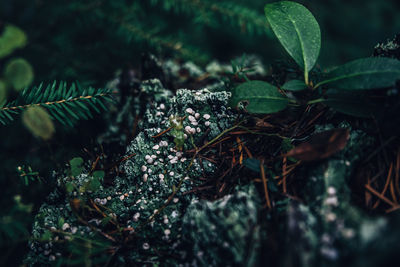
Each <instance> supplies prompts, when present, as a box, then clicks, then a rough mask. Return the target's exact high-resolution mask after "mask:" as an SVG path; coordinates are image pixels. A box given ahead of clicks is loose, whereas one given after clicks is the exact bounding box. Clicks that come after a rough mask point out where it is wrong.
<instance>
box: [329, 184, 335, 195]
mask: <svg viewBox="0 0 400 267" xmlns="http://www.w3.org/2000/svg"><path fill="white" fill-rule="evenodd" d="M328 194H329V195H335V194H336V188H334V187H333V186H330V187H328Z"/></svg>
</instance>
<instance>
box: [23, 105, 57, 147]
mask: <svg viewBox="0 0 400 267" xmlns="http://www.w3.org/2000/svg"><path fill="white" fill-rule="evenodd" d="M22 121H23V123H24V125H25V126H26V127H27V128H28V130H29V131H30V132H31V133H32V134H33V135H35V136H37V137H40V138H42V139H43V140H48V139H50V138H51V137H52V136H53V134H54V132H55V129H54V124H53V121H52V120H51V118H50V115H49V113H47V111H46V110H45V109H44V108H42V107H39V106H31V107H29V108H28V109H27V110H25V111H24V113H23V114H22Z"/></svg>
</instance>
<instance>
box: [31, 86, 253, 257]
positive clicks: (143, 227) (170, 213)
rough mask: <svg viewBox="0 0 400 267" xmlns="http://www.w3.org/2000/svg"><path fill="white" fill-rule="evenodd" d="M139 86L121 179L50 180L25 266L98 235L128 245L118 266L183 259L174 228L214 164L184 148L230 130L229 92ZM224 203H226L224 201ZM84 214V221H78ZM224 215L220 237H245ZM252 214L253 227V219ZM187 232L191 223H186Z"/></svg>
mask: <svg viewBox="0 0 400 267" xmlns="http://www.w3.org/2000/svg"><path fill="white" fill-rule="evenodd" d="M140 88H141V90H142V92H143V93H146V94H152V95H153V99H152V100H153V101H152V102H151V105H149V107H148V108H147V110H146V111H145V116H144V120H143V122H142V124H141V126H140V128H141V129H143V130H142V131H141V132H140V133H139V134H138V135H137V137H136V138H135V139H134V140H133V142H132V143H131V144H130V145H129V146H128V147H127V149H126V156H127V157H129V158H128V159H127V160H125V161H124V162H123V163H122V164H121V166H120V168H121V169H122V170H123V171H124V173H125V175H121V176H117V177H115V178H114V180H113V184H112V185H111V186H107V185H105V184H103V183H101V184H100V185H98V186H97V187H96V186H95V187H93V188H92V187H91V186H90V185H91V181H92V180H93V179H94V178H93V177H91V174H90V173H89V171H88V170H87V171H84V172H83V173H82V174H80V175H78V176H71V175H64V176H62V175H60V176H58V187H57V188H56V189H55V191H54V192H53V193H52V194H51V195H50V196H49V198H48V201H47V203H45V204H43V206H42V207H41V209H40V211H39V213H38V215H37V216H36V221H35V224H34V227H33V237H34V238H35V239H36V240H35V241H32V242H31V244H30V247H31V250H30V253H29V256H28V258H27V262H28V263H29V264H38V265H42V264H48V263H52V262H53V263H54V262H57V261H58V260H63V259H64V258H65V257H67V256H68V255H69V254H68V253H70V251H68V250H66V247H65V243H68V242H71V241H72V240H86V239H88V240H90V239H92V238H95V237H96V238H99V236H102V237H103V239H106V241H107V243H110V242H111V243H113V241H115V243H118V241H120V239H121V238H122V236H124V238H125V239H128V240H130V241H128V242H126V241H125V242H126V244H125V245H127V246H129V247H130V248H131V249H130V251H129V252H128V253H126V255H124V257H121V258H120V259H119V260H121V261H122V262H121V263H125V264H128V263H130V262H131V263H133V262H136V263H138V262H139V263H140V262H142V263H145V262H153V263H157V262H163V261H168V262H170V261H173V262H174V261H177V262H185V261H186V260H187V259H186V257H187V255H188V247H187V246H185V247H182V248H180V246H181V244H182V242H184V241H183V239H182V231H185V229H184V228H185V225H183V224H182V219H183V217H184V215H185V213H186V210H191V212H195V210H196V208H195V207H196V205H198V204H195V203H196V202H198V201H199V200H198V199H197V198H196V197H195V196H194V195H193V194H187V193H188V192H189V191H190V190H192V189H193V186H194V185H198V183H199V178H200V177H202V176H204V175H209V174H212V172H213V171H214V170H215V166H214V164H213V163H212V162H210V161H207V160H204V159H203V160H198V159H196V158H194V157H193V155H194V154H193V153H192V154H188V153H185V151H187V150H190V149H195V148H196V147H200V146H202V145H204V141H205V140H212V139H213V138H215V137H217V136H218V135H219V134H220V133H221V132H222V131H223V130H225V129H227V128H228V127H231V126H232V125H233V123H234V121H235V117H236V116H235V115H234V113H233V112H232V111H231V110H230V109H229V108H227V101H228V99H229V93H227V92H225V91H220V92H211V91H209V90H208V89H206V88H205V89H202V90H199V91H190V90H186V89H181V90H178V91H177V93H176V96H174V97H171V94H170V93H169V92H168V90H166V89H163V88H162V85H161V83H160V82H159V81H158V80H156V79H154V80H148V81H144V82H143V83H142V85H141V87H140ZM163 131H165V132H164V133H163ZM177 139H179V140H177ZM180 142H181V143H180ZM179 144H181V145H182V146H181V149H180V150H179V149H178V147H179ZM246 196H247V194H245V193H242V194H241V195H240V199H242V200H243V201H244V202H246V201H249V200H247V197H246ZM227 201H230V200H229V198H227V199H225V200H224V203H226V202H227ZM235 201H236V203H237V204H234V205H241V204H240V201H239V200H235ZM201 202H202V201H200V203H201ZM89 203H92V204H89ZM93 203H94V204H93ZM77 205H78V207H77ZM85 205H89V206H90V207H91V209H93V208H94V207H97V208H98V209H100V210H101V214H95V215H93V211H85V208H84V206H85ZM204 205H208V204H204ZM212 205H214V204H212ZM249 207H250V208H252V209H256V208H257V206H256V204H254V203H251V202H250V203H248V204H246V205H245V206H243V207H242V209H246V210H247V209H248V208H249ZM88 210H90V209H89V208H88ZM85 212H86V214H85ZM236 212H240V209H239V211H236ZM247 212H249V211H247ZM88 214H91V218H90V219H87V218H86V216H88ZM199 216H200V217H201V216H205V215H201V214H198V217H199ZM232 216H233V217H232V218H231V219H230V220H231V222H230V223H231V224H232V227H234V228H235V230H234V231H233V232H229V235H228V236H227V238H228V239H227V241H230V242H233V241H234V239H235V237H236V236H235V235H238V234H239V235H243V234H245V232H246V231H245V230H246V229H237V227H238V226H235V224H236V221H235V220H240V218H239V217H234V215H232ZM252 216H253V219H252V221H253V223H255V221H256V218H254V216H255V215H254V214H252ZM186 217H187V216H186ZM246 221H247V220H246ZM216 222H218V220H217V221H216ZM219 223H221V222H219ZM110 227H116V228H117V229H118V231H120V232H121V233H120V235H119V236H118V235H117V237H111V236H109V234H107V236H109V238H108V240H107V236H106V235H105V233H107V231H108V229H109V228H110ZM187 227H190V228H192V227H194V226H193V225H192V224H190V223H189V224H187ZM242 227H244V228H246V227H249V226H248V225H247V224H243V226H242ZM186 232H188V230H187V229H186ZM125 235H128V237H126V236H125ZM104 237H105V238H104ZM188 238H193V237H190V236H189V237H188ZM87 242H89V241H87ZM221 242H222V239H221ZM185 243H187V242H185ZM189 243H190V242H189ZM227 244H228V243H227ZM113 245H115V246H117V244H113ZM105 247H106V246H105ZM177 248H180V249H177ZM189 251H190V250H189ZM167 255H168V256H167ZM171 256H174V257H171ZM198 256H199V257H200V256H201V255H200V253H199V255H198ZM200 258H201V257H200ZM236 261H237V259H236Z"/></svg>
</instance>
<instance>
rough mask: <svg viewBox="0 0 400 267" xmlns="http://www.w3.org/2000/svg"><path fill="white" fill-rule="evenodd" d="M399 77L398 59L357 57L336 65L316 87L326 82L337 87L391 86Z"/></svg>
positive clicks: (399, 66)
mask: <svg viewBox="0 0 400 267" xmlns="http://www.w3.org/2000/svg"><path fill="white" fill-rule="evenodd" d="M399 79H400V61H399V60H397V59H393V58H384V57H371V58H362V59H357V60H354V61H351V62H349V63H346V64H344V65H342V66H339V67H337V68H336V69H334V70H332V71H330V72H329V73H328V78H327V79H326V80H325V81H322V82H320V83H319V84H317V85H316V87H318V86H320V85H324V84H327V85H329V86H332V87H334V88H337V89H348V90H354V89H358V90H365V89H377V88H385V87H390V86H393V85H394V84H395V83H396V81H397V80H399Z"/></svg>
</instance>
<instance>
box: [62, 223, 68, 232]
mask: <svg viewBox="0 0 400 267" xmlns="http://www.w3.org/2000/svg"><path fill="white" fill-rule="evenodd" d="M69 227H70V226H69V224H68V223H64V224H63V226H62V230H63V231H65V230H67V229H68V228H69Z"/></svg>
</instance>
